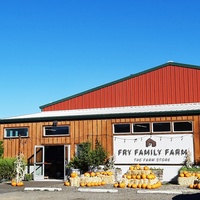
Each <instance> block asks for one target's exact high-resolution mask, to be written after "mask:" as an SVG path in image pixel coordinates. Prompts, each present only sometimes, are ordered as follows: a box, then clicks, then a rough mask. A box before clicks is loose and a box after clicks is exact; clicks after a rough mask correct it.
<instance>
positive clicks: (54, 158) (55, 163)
mask: <svg viewBox="0 0 200 200" xmlns="http://www.w3.org/2000/svg"><path fill="white" fill-rule="evenodd" d="M44 158H45V159H44V161H45V162H44V178H45V179H64V148H63V146H45V153H44Z"/></svg>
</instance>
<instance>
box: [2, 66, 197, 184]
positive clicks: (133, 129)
mask: <svg viewBox="0 0 200 200" xmlns="http://www.w3.org/2000/svg"><path fill="white" fill-rule="evenodd" d="M40 109H41V112H39V113H35V114H30V115H23V116H18V117H12V118H6V119H2V120H0V140H3V142H4V157H15V156H16V155H17V154H18V153H19V152H23V154H24V156H25V158H26V159H27V162H28V166H29V167H28V171H31V172H32V171H34V179H35V180H43V179H45V178H46V177H48V178H49V179H65V178H66V177H65V176H66V169H65V165H66V163H67V162H69V160H70V158H72V157H73V156H74V155H75V153H76V149H77V146H78V145H79V144H80V143H81V142H85V141H90V142H92V144H94V143H95V140H96V139H98V140H99V141H100V142H101V144H102V145H103V147H104V148H106V150H107V152H108V154H109V155H110V156H111V155H114V156H115V164H116V166H117V167H120V168H122V170H123V171H124V172H125V171H126V170H127V169H128V167H129V166H130V165H133V164H140V165H148V166H150V167H155V168H161V169H164V170H163V181H170V180H172V179H173V178H174V177H175V176H176V175H177V173H178V170H179V169H180V167H181V166H182V165H183V164H184V162H185V159H186V157H188V156H189V157H190V159H191V161H192V162H199V161H200V67H199V66H194V65H188V64H181V63H175V62H168V63H166V64H163V65H160V66H157V67H154V68H151V69H149V70H146V71H142V72H140V73H137V74H133V75H130V76H128V77H125V78H122V79H119V80H116V81H113V82H110V83H107V84H105V85H101V86H99V87H96V88H93V89H90V90H87V91H84V92H82V93H79V94H76V95H73V96H70V97H67V98H64V99H61V100H58V101H55V102H53V103H49V104H46V105H43V106H41V107H40Z"/></svg>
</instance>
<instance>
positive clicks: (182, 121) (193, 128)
mask: <svg viewBox="0 0 200 200" xmlns="http://www.w3.org/2000/svg"><path fill="white" fill-rule="evenodd" d="M184 122H189V123H191V126H192V130H189V131H175V130H174V123H184ZM172 130H173V133H180V132H181V133H188V132H190V133H191V132H193V131H194V127H193V121H173V122H172Z"/></svg>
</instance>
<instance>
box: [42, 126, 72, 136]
mask: <svg viewBox="0 0 200 200" xmlns="http://www.w3.org/2000/svg"><path fill="white" fill-rule="evenodd" d="M59 127H68V133H67V134H52V135H46V128H51V129H52V130H53V128H59ZM43 136H44V137H52V136H53V137H55V136H58V137H60V136H61V137H66V136H70V126H69V125H63V126H55V127H54V126H43Z"/></svg>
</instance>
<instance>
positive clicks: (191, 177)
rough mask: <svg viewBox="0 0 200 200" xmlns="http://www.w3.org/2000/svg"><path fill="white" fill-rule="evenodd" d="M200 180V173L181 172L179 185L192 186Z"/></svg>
mask: <svg viewBox="0 0 200 200" xmlns="http://www.w3.org/2000/svg"><path fill="white" fill-rule="evenodd" d="M198 180H200V173H193V172H189V171H180V173H179V177H178V184H179V185H181V186H190V185H193V184H194V182H195V181H198Z"/></svg>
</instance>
